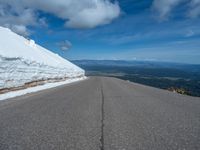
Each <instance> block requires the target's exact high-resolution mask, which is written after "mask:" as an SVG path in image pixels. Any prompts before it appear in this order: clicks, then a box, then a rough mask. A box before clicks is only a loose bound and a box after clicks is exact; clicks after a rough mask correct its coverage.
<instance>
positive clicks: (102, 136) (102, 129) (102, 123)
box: [100, 85, 105, 150]
mask: <svg viewBox="0 0 200 150" xmlns="http://www.w3.org/2000/svg"><path fill="white" fill-rule="evenodd" d="M104 117H105V112H104V93H103V85H101V138H100V142H101V145H100V150H104Z"/></svg>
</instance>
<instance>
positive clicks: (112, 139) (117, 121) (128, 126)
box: [0, 77, 200, 150]
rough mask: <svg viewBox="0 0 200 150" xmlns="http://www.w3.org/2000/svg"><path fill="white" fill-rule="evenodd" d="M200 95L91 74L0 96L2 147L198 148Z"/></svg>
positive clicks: (63, 149)
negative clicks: (62, 83) (45, 87)
mask: <svg viewBox="0 0 200 150" xmlns="http://www.w3.org/2000/svg"><path fill="white" fill-rule="evenodd" d="M199 149H200V98H194V97H189V96H182V95H179V94H175V93H172V92H168V91H164V90H160V89H156V88H152V87H148V86H143V85H140V84H135V83H130V82H127V81H122V80H119V79H115V78H106V77H105V78H102V77H91V78H89V79H87V80H85V81H81V82H77V83H73V84H70V85H65V86H60V87H58V88H54V89H49V90H45V91H41V92H37V93H34V94H29V95H25V96H22V97H18V98H14V99H11V100H6V101H1V102H0V150H199Z"/></svg>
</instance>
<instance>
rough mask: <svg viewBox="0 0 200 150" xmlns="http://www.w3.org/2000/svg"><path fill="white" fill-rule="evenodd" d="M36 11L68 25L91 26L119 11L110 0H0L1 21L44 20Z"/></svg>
mask: <svg viewBox="0 0 200 150" xmlns="http://www.w3.org/2000/svg"><path fill="white" fill-rule="evenodd" d="M38 11H42V12H45V13H49V14H53V15H55V16H57V17H58V18H61V19H63V20H64V21H65V22H66V23H65V26H66V27H70V28H94V27H96V26H99V25H104V24H108V23H110V22H111V21H113V20H114V19H115V18H117V17H118V16H119V15H120V7H119V5H118V3H117V2H115V3H112V2H110V0H0V25H5V24H9V26H12V25H17V26H25V27H27V26H29V25H36V24H39V23H43V24H45V22H44V19H43V20H41V18H38V15H37V14H38Z"/></svg>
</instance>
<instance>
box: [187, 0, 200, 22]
mask: <svg viewBox="0 0 200 150" xmlns="http://www.w3.org/2000/svg"><path fill="white" fill-rule="evenodd" d="M190 7H191V9H190V12H189V16H190V17H192V18H196V17H198V16H200V0H192V1H191V2H190Z"/></svg>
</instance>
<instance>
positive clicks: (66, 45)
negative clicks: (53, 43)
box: [57, 40, 72, 51]
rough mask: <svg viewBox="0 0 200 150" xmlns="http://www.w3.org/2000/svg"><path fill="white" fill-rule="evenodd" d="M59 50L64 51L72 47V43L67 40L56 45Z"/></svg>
mask: <svg viewBox="0 0 200 150" xmlns="http://www.w3.org/2000/svg"><path fill="white" fill-rule="evenodd" d="M57 45H58V46H59V47H60V49H61V50H63V51H65V50H68V49H70V48H71V47H72V43H71V42H70V41H68V40H65V41H62V42H59V43H57Z"/></svg>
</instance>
